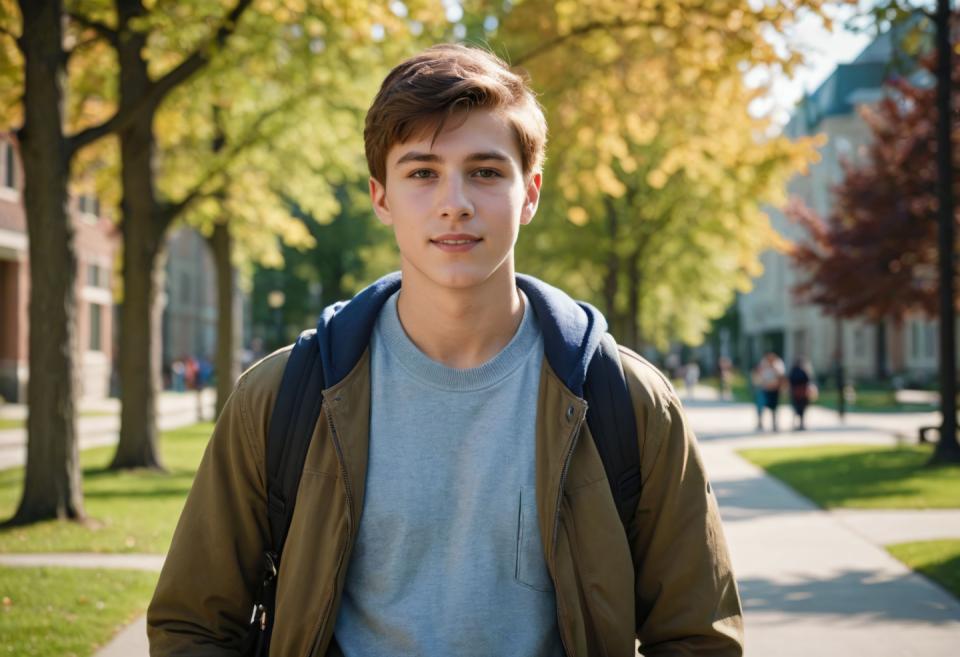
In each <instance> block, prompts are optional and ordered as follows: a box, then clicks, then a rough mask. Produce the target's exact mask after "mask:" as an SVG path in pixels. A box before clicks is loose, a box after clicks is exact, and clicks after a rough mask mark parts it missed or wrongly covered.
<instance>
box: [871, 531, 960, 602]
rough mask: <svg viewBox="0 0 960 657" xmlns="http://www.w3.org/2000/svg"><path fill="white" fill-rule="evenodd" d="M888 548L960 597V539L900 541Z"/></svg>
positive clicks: (918, 570) (915, 568)
mask: <svg viewBox="0 0 960 657" xmlns="http://www.w3.org/2000/svg"><path fill="white" fill-rule="evenodd" d="M887 550H888V551H889V552H890V554H892V555H893V556H895V557H896V558H897V559H899V560H900V561H902V562H903V563H905V564H907V565H908V566H910V567H911V568H913V569H914V570H916V571H917V572H920V573H923V574H924V575H926V576H927V577H929V578H930V579H932V580H933V581H934V582H936V583H937V584H939V585H940V586H942V587H943V588H945V589H947V590H948V591H950V592H951V593H952V594H953V595H955V596H956V597H957V598H960V539H949V540H940V541H918V542H916V543H898V544H897V545H888V546H887Z"/></svg>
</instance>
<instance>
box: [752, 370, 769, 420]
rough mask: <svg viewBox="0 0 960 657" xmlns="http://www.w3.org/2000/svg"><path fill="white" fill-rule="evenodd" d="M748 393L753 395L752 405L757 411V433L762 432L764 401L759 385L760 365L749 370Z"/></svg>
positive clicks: (761, 388)
mask: <svg viewBox="0 0 960 657" xmlns="http://www.w3.org/2000/svg"><path fill="white" fill-rule="evenodd" d="M750 392H752V393H753V405H754V406H755V407H756V409H757V431H763V404H764V400H765V399H766V398H765V397H764V394H763V386H762V385H761V384H760V364H759V363H758V364H757V365H756V366H755V367H754V368H753V369H752V370H750Z"/></svg>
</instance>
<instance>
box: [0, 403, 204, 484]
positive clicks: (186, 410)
mask: <svg viewBox="0 0 960 657" xmlns="http://www.w3.org/2000/svg"><path fill="white" fill-rule="evenodd" d="M216 394H217V393H216V391H215V390H214V389H212V388H207V389H206V390H204V391H203V397H202V404H203V406H202V413H200V412H199V410H200V409H198V400H197V394H196V393H194V392H190V393H175V392H164V393H161V394H160V398H159V401H158V404H157V406H158V408H157V416H158V417H159V418H160V419H159V422H158V424H159V426H160V429H161V430H162V431H167V430H170V429H176V428H177V427H182V426H185V425H188V424H193V423H194V422H196V421H197V420H198V418H206V419H208V420H209V419H211V418H212V417H213V407H214V403H215V401H216ZM80 406H81V409H82V410H83V411H95V412H96V413H98V415H81V416H80V417H79V418H78V419H77V431H78V432H79V434H80V449H88V448H90V447H101V446H104V445H115V444H116V442H117V438H118V434H119V431H120V417H119V411H120V402H119V400H117V399H102V400H85V401H83V402H81V405H80ZM0 408H2V410H0V415H2V417H4V418H10V419H22V418H25V417H26V414H27V409H26V407H25V406H23V405H21V404H4V405H3V407H0ZM26 445H27V432H26V430H25V429H5V430H3V431H0V469H4V468H11V467H14V466H18V465H23V464H24V462H25V461H26V457H27V449H26Z"/></svg>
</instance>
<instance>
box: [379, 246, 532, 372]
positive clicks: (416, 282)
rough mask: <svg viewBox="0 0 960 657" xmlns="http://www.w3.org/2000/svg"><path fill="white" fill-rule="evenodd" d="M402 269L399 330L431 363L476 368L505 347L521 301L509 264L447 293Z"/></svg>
mask: <svg viewBox="0 0 960 657" xmlns="http://www.w3.org/2000/svg"><path fill="white" fill-rule="evenodd" d="M410 269H412V267H404V271H403V285H402V287H401V288H400V296H399V298H398V299H397V313H398V314H399V316H400V323H401V324H402V325H403V330H404V331H405V332H406V334H407V335H408V336H409V337H410V340H411V341H412V342H413V343H414V344H415V345H416V346H417V348H418V349H420V351H422V352H423V353H425V354H426V355H427V356H429V357H430V358H431V359H433V360H435V361H437V362H439V363H442V364H444V365H446V366H447V367H452V368H457V369H467V368H471V367H478V366H480V365H482V364H483V363H485V362H487V361H488V360H490V359H491V358H493V357H494V356H496V355H497V354H498V353H500V351H501V350H502V349H503V348H504V347H505V346H506V345H507V343H509V342H510V339H511V338H512V337H513V336H514V334H515V333H516V332H517V328H518V327H519V326H520V322H521V320H522V319H523V301H522V299H521V297H520V293H519V291H518V290H517V284H516V281H515V279H514V273H513V265H512V263H509V266H508V265H507V264H505V265H504V267H502V270H503V271H502V272H501V271H497V272H496V273H495V274H494V275H493V276H491V277H490V278H489V279H487V280H486V281H484V282H483V283H480V284H479V285H475V286H471V287H467V288H450V287H444V286H441V285H437V284H436V283H434V282H433V281H431V280H430V279H428V278H427V277H425V276H423V274H421V273H420V272H417V271H409V270H410Z"/></svg>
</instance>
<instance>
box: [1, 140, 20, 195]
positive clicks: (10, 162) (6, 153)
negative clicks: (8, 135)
mask: <svg viewBox="0 0 960 657" xmlns="http://www.w3.org/2000/svg"><path fill="white" fill-rule="evenodd" d="M0 150H2V151H3V181H2V182H3V186H4V187H9V188H10V189H16V188H17V168H16V163H15V162H14V158H13V145H12V144H10V143H9V142H5V141H4V142H0Z"/></svg>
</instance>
